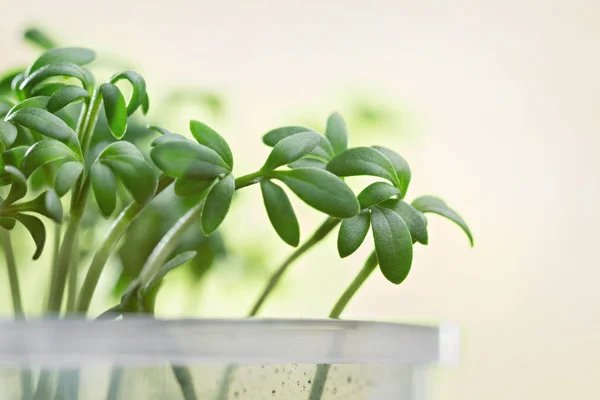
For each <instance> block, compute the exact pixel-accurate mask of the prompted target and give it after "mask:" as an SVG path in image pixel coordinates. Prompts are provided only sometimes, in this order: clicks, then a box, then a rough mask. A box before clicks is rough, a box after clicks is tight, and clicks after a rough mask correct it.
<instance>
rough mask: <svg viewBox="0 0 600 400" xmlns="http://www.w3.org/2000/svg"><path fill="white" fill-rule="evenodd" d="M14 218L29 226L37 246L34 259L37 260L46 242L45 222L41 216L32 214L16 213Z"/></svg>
mask: <svg viewBox="0 0 600 400" xmlns="http://www.w3.org/2000/svg"><path fill="white" fill-rule="evenodd" d="M14 218H15V219H16V220H17V221H19V222H20V223H21V224H23V226H24V227H25V228H27V230H28V231H29V234H30V235H31V237H32V238H33V241H34V242H35V246H36V250H35V253H34V254H33V259H34V260H37V259H38V258H39V257H40V255H41V254H42V251H43V250H44V244H45V243H46V228H44V224H43V223H42V221H40V219H39V218H37V217H34V216H32V215H26V214H16V215H15V216H14Z"/></svg>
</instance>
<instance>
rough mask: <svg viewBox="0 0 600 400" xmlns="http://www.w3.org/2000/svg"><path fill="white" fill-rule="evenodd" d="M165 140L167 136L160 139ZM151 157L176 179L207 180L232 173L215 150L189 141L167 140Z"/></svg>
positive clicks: (158, 146) (156, 145) (155, 147)
mask: <svg viewBox="0 0 600 400" xmlns="http://www.w3.org/2000/svg"><path fill="white" fill-rule="evenodd" d="M163 138H166V136H161V137H159V138H158V139H163ZM158 139H157V140H158ZM155 143H156V141H155ZM150 155H151V157H152V161H154V163H155V164H156V166H157V167H158V168H160V169H161V170H162V171H164V173H165V174H166V175H168V176H173V177H175V178H189V179H199V180H207V179H213V178H216V177H217V176H219V175H221V174H228V173H229V172H231V169H230V168H229V166H228V165H227V164H226V163H225V161H223V159H222V158H221V156H219V154H217V153H216V152H215V151H214V150H212V149H211V148H209V147H206V146H203V145H201V144H198V143H194V142H192V141H189V140H185V141H184V140H167V141H164V142H162V143H160V144H155V146H154V148H152V151H151V152H150Z"/></svg>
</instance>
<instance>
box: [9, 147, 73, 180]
mask: <svg viewBox="0 0 600 400" xmlns="http://www.w3.org/2000/svg"><path fill="white" fill-rule="evenodd" d="M58 160H66V161H80V158H79V157H78V156H77V154H75V153H74V152H73V150H71V149H70V148H68V147H67V146H66V145H65V144H63V143H62V142H59V141H58V140H42V141H41V142H37V143H35V144H34V145H33V146H31V147H30V148H29V150H27V153H25V155H24V157H23V161H22V162H21V168H20V169H21V172H23V174H25V176H27V177H29V176H31V174H32V173H33V172H34V171H35V170H37V169H38V168H40V167H42V166H44V165H46V164H48V163H51V162H54V161H58Z"/></svg>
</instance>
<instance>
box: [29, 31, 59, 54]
mask: <svg viewBox="0 0 600 400" xmlns="http://www.w3.org/2000/svg"><path fill="white" fill-rule="evenodd" d="M23 38H24V39H25V40H27V41H29V42H31V43H33V44H34V45H36V46H38V47H41V48H42V49H44V50H48V49H51V48H53V47H56V45H55V44H54V42H53V41H52V39H50V38H49V37H48V35H46V34H45V33H44V32H42V31H41V30H39V29H37V28H29V29H27V30H26V31H25V32H24V33H23Z"/></svg>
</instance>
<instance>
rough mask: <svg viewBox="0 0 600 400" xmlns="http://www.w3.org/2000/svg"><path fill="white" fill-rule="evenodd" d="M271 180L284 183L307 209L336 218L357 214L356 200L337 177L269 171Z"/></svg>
mask: <svg viewBox="0 0 600 400" xmlns="http://www.w3.org/2000/svg"><path fill="white" fill-rule="evenodd" d="M270 177H272V178H275V179H279V180H280V181H282V182H283V183H285V184H286V185H287V186H288V187H289V188H290V189H291V190H292V191H293V192H294V193H295V194H296V195H297V196H298V197H300V199H302V201H304V202H305V203H306V204H308V205H309V206H311V207H313V208H315V209H317V210H319V211H321V212H324V213H326V214H328V215H331V216H332V217H336V218H350V217H353V216H355V215H356V214H358V213H359V211H360V207H359V205H358V200H356V196H354V193H353V192H352V190H351V189H350V188H349V187H348V185H346V183H344V181H342V180H341V179H340V178H338V177H337V176H335V175H333V174H332V173H330V172H328V171H325V170H322V169H317V168H298V169H293V170H290V171H273V172H272V173H271V176H270Z"/></svg>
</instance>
